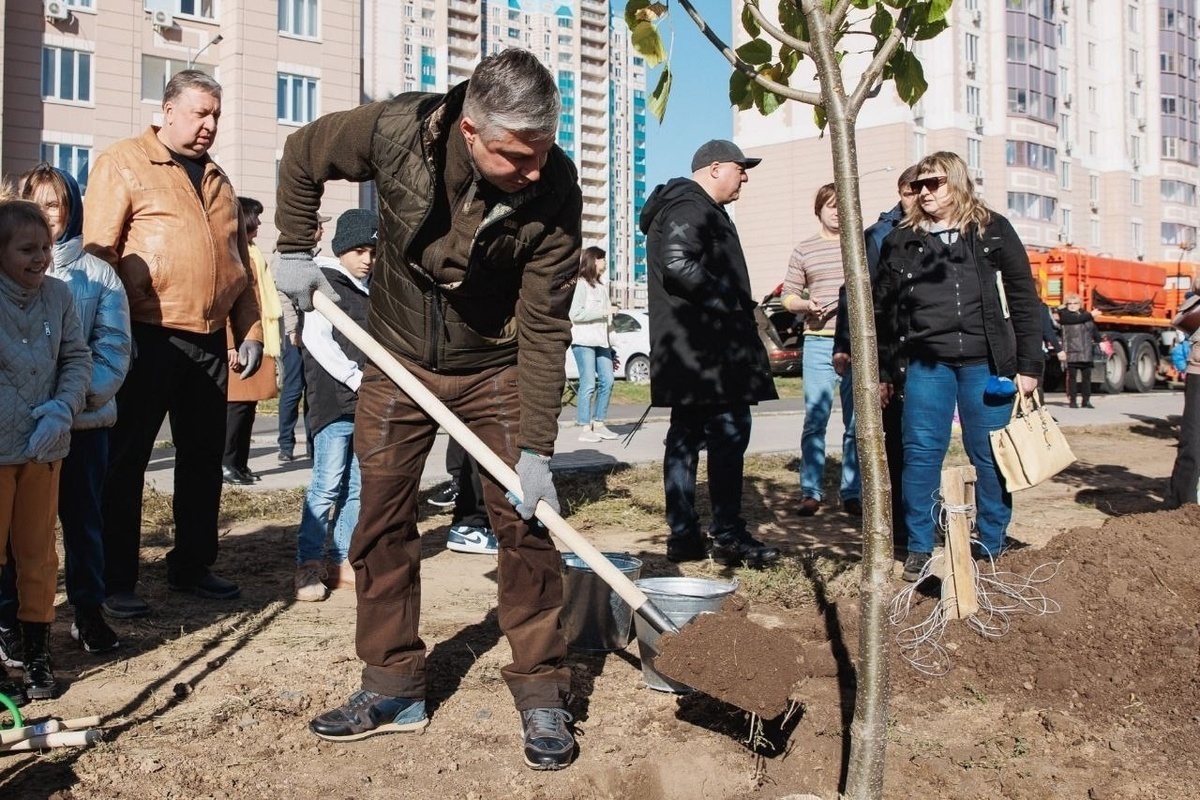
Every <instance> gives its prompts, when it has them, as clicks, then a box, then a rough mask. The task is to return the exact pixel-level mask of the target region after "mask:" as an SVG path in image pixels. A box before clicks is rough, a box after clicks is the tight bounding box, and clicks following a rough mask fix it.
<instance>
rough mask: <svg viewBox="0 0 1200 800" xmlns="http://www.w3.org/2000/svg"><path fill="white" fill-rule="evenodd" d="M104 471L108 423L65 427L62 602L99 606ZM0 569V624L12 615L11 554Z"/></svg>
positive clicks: (14, 590)
mask: <svg viewBox="0 0 1200 800" xmlns="http://www.w3.org/2000/svg"><path fill="white" fill-rule="evenodd" d="M107 470H108V428H95V429H92V430H81V431H71V451H70V452H69V453H68V454H67V457H66V458H64V459H63V462H62V472H61V473H60V477H59V484H58V518H59V521H60V522H62V531H63V550H64V552H65V553H66V566H65V579H66V584H67V602H69V603H70V604H71V605H73V606H75V607H76V608H88V607H91V608H99V607H100V604H101V603H103V602H104V541H103V539H102V535H103V532H104V524H103V521H102V518H101V516H100V490H101V489H102V488H103V486H104V473H105V472H106V471H107ZM7 561H8V563H7V564H5V566H4V570H3V572H2V573H0V625H4V626H5V627H11V626H12V624H13V623H15V622H16V619H17V583H16V573H15V571H14V570H13V561H12V558H11V556H10V557H9V558H8V560H7Z"/></svg>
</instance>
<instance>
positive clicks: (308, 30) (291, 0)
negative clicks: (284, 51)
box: [279, 0, 317, 39]
mask: <svg viewBox="0 0 1200 800" xmlns="http://www.w3.org/2000/svg"><path fill="white" fill-rule="evenodd" d="M279 32H280V33H289V34H291V35H292V36H307V37H309V38H314V39H315V38H316V36H317V0H279Z"/></svg>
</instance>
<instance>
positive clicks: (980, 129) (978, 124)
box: [971, 117, 983, 133]
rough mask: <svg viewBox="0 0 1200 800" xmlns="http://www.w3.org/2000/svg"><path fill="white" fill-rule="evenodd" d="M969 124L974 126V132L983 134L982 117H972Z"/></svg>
mask: <svg viewBox="0 0 1200 800" xmlns="http://www.w3.org/2000/svg"><path fill="white" fill-rule="evenodd" d="M971 124H972V125H974V126H975V130H976V131H978V132H979V133H983V117H972V118H971Z"/></svg>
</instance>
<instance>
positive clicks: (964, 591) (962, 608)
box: [942, 466, 979, 619]
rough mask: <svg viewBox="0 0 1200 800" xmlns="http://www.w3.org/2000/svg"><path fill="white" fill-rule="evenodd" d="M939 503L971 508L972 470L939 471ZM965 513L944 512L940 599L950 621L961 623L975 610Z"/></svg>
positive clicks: (967, 468)
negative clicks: (945, 604)
mask: <svg viewBox="0 0 1200 800" xmlns="http://www.w3.org/2000/svg"><path fill="white" fill-rule="evenodd" d="M942 500H943V502H944V503H945V504H946V505H947V506H951V507H953V506H957V507H967V508H972V507H974V504H975V468H974V467H970V466H967V467H951V468H950V469H944V470H942ZM968 513H969V512H966V511H953V510H948V511H947V512H946V575H945V577H944V578H942V599H943V600H946V601H948V605H949V608H950V615H951V617H952V618H953V619H963V618H964V617H967V616H969V615H971V614H974V613H975V612H976V611H978V610H979V600H978V598H977V597H976V596H975V576H974V573H973V571H972V569H971V521H970V518H969V516H968Z"/></svg>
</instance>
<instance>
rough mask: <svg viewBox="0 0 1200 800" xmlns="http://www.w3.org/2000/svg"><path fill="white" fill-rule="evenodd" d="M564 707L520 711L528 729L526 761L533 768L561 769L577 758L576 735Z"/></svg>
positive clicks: (522, 721)
mask: <svg viewBox="0 0 1200 800" xmlns="http://www.w3.org/2000/svg"><path fill="white" fill-rule="evenodd" d="M573 721H574V717H572V716H571V713H570V712H569V711H567V710H566V709H565V708H531V709H529V710H528V711H522V712H521V725H522V727H523V728H524V729H525V763H526V764H527V765H528V766H530V767H533V768H534V769H539V770H540V769H562V768H563V767H565V766H567V765H568V764H570V763H571V760H572V759H573V758H574V757H575V737H574V736H572V735H571V730H570V729H569V728H568V727H567V725H568V723H570V722H573Z"/></svg>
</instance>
